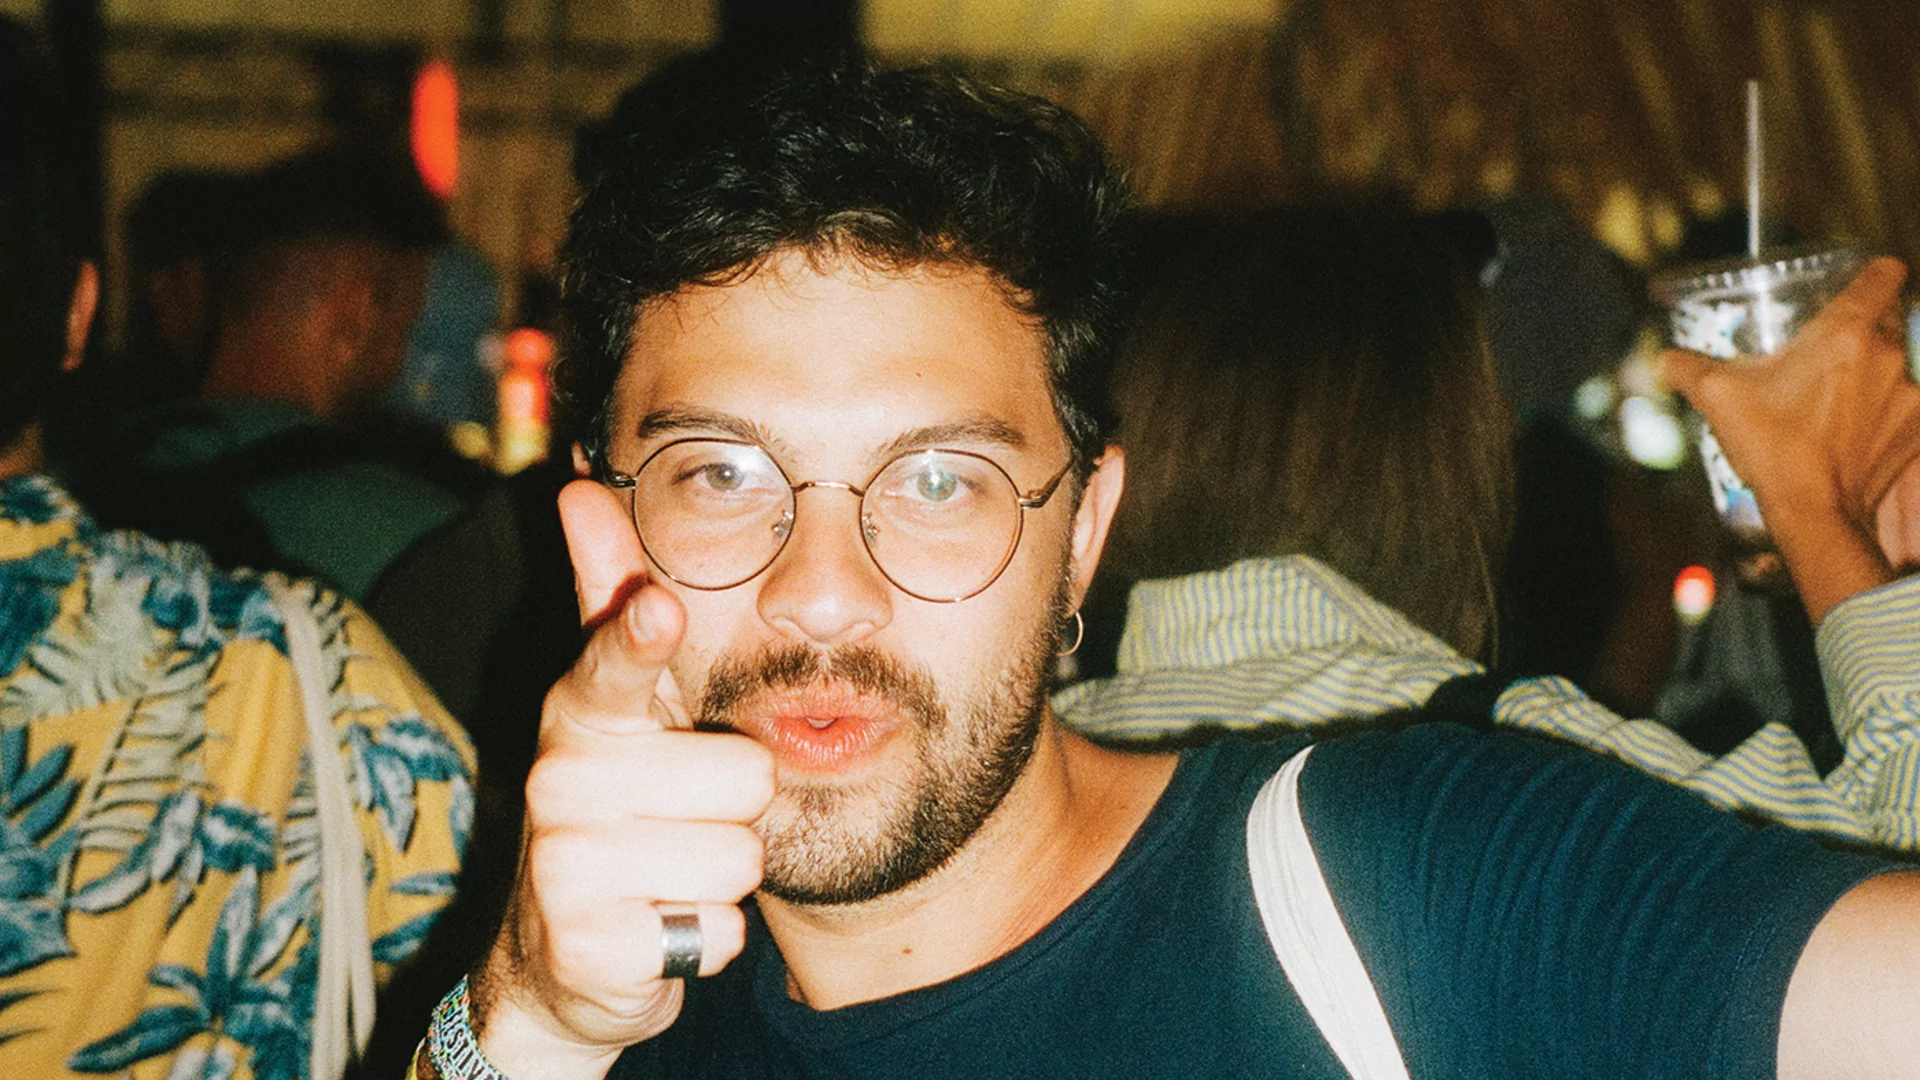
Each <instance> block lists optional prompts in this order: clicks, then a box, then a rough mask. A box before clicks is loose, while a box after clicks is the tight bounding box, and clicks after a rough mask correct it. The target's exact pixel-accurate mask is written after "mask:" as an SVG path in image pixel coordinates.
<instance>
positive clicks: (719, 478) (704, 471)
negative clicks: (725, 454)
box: [698, 461, 747, 491]
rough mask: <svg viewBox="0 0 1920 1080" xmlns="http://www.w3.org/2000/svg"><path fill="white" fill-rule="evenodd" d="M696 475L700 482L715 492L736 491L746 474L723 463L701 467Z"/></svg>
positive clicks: (735, 467)
mask: <svg viewBox="0 0 1920 1080" xmlns="http://www.w3.org/2000/svg"><path fill="white" fill-rule="evenodd" d="M698 474H699V477H700V480H701V482H703V483H705V484H706V485H707V486H708V487H710V488H712V489H713V490H715V491H738V490H740V486H741V485H742V484H744V483H746V480H747V475H746V473H744V472H742V471H741V470H740V468H739V467H738V466H736V465H731V464H728V463H727V462H724V461H722V462H717V463H715V464H712V465H704V466H701V468H700V469H699V470H698Z"/></svg>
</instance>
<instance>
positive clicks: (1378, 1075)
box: [1247, 747, 1407, 1080]
mask: <svg viewBox="0 0 1920 1080" xmlns="http://www.w3.org/2000/svg"><path fill="white" fill-rule="evenodd" d="M1312 749H1313V748H1312V747H1308V748H1307V749H1306V750H1302V751H1300V752H1299V753H1298V754H1295V755H1294V756H1293V757H1291V758H1289V759H1288V760H1287V763H1286V764H1285V765H1282V766H1281V767H1280V771H1279V772H1276V773H1274V774H1273V778H1272V779H1270V780H1268V781H1267V783H1266V785H1265V786H1264V787H1262V788H1261V789H1260V793H1259V794H1258V795H1256V796H1255V797H1254V800H1253V810H1252V812H1250V813H1249V814H1248V815H1247V864H1248V866H1249V867H1250V868H1251V870H1252V874H1253V899H1254V902H1255V903H1256V904H1258V905H1259V907H1260V921H1261V922H1263V923H1265V924H1266V927H1267V937H1268V938H1269V939H1271V940H1272V942H1273V951H1274V954H1275V955H1277V956H1278V957H1279V958H1280V966H1281V968H1283V969H1284V970H1285V971H1286V973H1287V981H1288V982H1290V983H1292V984H1293V989H1294V992H1295V993H1297V994H1299V995H1300V1000H1301V1002H1302V1003H1303V1004H1305V1005H1306V1007H1307V1013H1308V1015H1310V1016H1312V1017H1313V1022H1314V1023H1315V1024H1317V1025H1318V1026H1319V1028H1320V1034H1321V1035H1322V1036H1323V1037H1325V1039H1326V1040H1327V1043H1328V1045H1330V1046H1332V1047H1333V1052H1334V1055H1335V1056H1336V1057H1338V1058H1339V1059H1340V1063H1341V1064H1342V1065H1344V1066H1346V1069H1347V1072H1348V1073H1349V1074H1351V1075H1352V1076H1353V1077H1354V1080H1407V1066H1406V1062H1405V1061H1403V1060H1402V1059H1401V1057H1400V1044H1399V1043H1398V1042H1396V1041H1395V1040H1394V1037H1393V1028H1392V1027H1391V1026H1389V1025H1388V1023H1387V1013H1386V1010H1385V1009H1383V1008H1381V1006H1380V995H1379V993H1378V992H1376V991H1375V990H1374V987H1373V980H1372V979H1370V978H1368V976H1367V969H1366V965H1365V964H1363V963H1362V962H1361V960H1360V953H1359V951H1358V950H1357V949H1355V948H1354V946H1353V938H1352V937H1350V936H1349V935H1348V934H1347V926H1346V923H1344V922H1342V921H1341V919H1340V911H1339V909H1338V908H1336V907H1334V905H1333V894H1332V893H1331V892H1329V891H1328V890H1327V879H1326V876H1325V875H1324V874H1322V873H1321V871H1320V860H1319V858H1318V857H1317V856H1315V855H1314V853H1313V844H1312V842H1311V841H1309V840H1308V838H1307V826H1306V822H1305V821H1303V820H1301V817H1300V790H1299V785H1300V770H1301V769H1303V768H1304V767H1305V766H1306V762H1307V754H1308V753H1309V752H1310V751H1311V750H1312Z"/></svg>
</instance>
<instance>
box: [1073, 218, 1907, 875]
mask: <svg viewBox="0 0 1920 1080" xmlns="http://www.w3.org/2000/svg"><path fill="white" fill-rule="evenodd" d="M1463 238H1464V239H1465V240H1466V241H1467V242H1466V243H1465V244H1464V245H1463V243H1462V240H1463ZM1167 248H1168V249H1167V250H1166V251H1164V252H1162V253H1161V255H1162V257H1161V260H1160V265H1159V269H1158V270H1157V278H1156V283H1155V284H1154V286H1153V287H1152V288H1151V289H1150V290H1149V295H1148V298H1147V299H1146V301H1145V303H1144V304H1143V306H1142V309H1141V314H1140V317H1139V318H1138V320H1137V321H1136V326H1135V328H1134V331H1133V335H1132V337H1131V338H1130V340H1129V342H1128V344H1127V346H1126V347H1125V349H1124V351H1123V354H1122V357H1121V360H1120V362H1119V363H1118V365H1117V370H1116V374H1115V392H1114V397H1115V404H1116V410H1117V412H1118V413H1119V415H1120V425H1121V431H1120V439H1121V442H1122V443H1123V445H1125V447H1126V449H1127V453H1128V465H1129V472H1130V476H1131V477H1132V478H1133V480H1134V481H1135V482H1133V483H1131V484H1130V485H1129V487H1128V492H1127V497H1126V499H1125V500H1123V502H1122V504H1121V507H1120V510H1119V511H1118V513H1117V514H1116V516H1115V525H1114V536H1113V540H1112V541H1111V544H1110V547H1111V556H1110V561H1109V565H1110V566H1111V570H1110V569H1109V568H1108V566H1107V565H1103V568H1102V572H1103V574H1107V573H1112V574H1114V575H1116V576H1117V577H1119V578H1120V579H1121V580H1122V581H1124V582H1125V583H1126V584H1127V585H1130V586H1131V591H1130V593H1128V596H1127V602H1126V610H1125V612H1124V613H1119V614H1116V616H1114V617H1115V618H1116V619H1117V620H1124V632H1120V633H1113V632H1109V634H1108V635H1107V636H1108V637H1109V638H1117V639H1118V646H1117V650H1118V651H1117V660H1118V664H1117V668H1118V670H1117V674H1116V675H1115V676H1114V677H1110V678H1103V679H1097V680H1093V681H1090V682H1086V683H1082V684H1080V685H1077V686H1073V687H1070V688H1068V689H1067V690H1066V691H1065V692H1063V693H1062V694H1061V695H1059V696H1058V697H1057V698H1056V707H1058V708H1059V709H1060V710H1061V711H1062V714H1063V715H1064V716H1065V717H1066V718H1067V720H1068V722H1069V723H1070V724H1073V725H1074V726H1076V727H1077V728H1078V729H1079V730H1082V731H1084V732H1086V733H1089V734H1092V735H1096V736H1099V737H1101V738H1104V739H1110V740H1117V741H1122V742H1135V741H1145V742H1153V741H1156V740H1163V739H1167V738H1174V737H1179V736H1180V735H1182V733H1184V732H1188V731H1190V730H1192V729H1194V728H1196V727H1205V726H1207V725H1218V726H1227V727H1232V728H1236V729H1266V730H1273V731H1279V730H1289V729H1293V728H1298V727H1304V726H1318V725H1324V724H1327V723H1330V722H1334V721H1343V720H1351V719H1355V718H1362V717H1367V716H1377V715H1379V714H1382V713H1385V712H1390V711H1393V710H1396V709H1404V708H1409V707H1413V706H1417V705H1420V704H1421V703H1423V702H1425V701H1426V700H1427V698H1428V695H1430V694H1432V693H1434V692H1435V690H1436V688H1438V687H1440V686H1442V685H1443V684H1445V683H1446V682H1447V681H1448V680H1450V679H1453V678H1456V677H1460V676H1464V675H1469V674H1473V673H1475V672H1478V671H1479V670H1480V667H1479V665H1478V664H1477V663H1476V662H1475V660H1476V659H1486V660H1488V662H1489V663H1493V664H1496V666H1497V660H1498V657H1499V655H1500V653H1501V651H1502V650H1501V649H1500V647H1499V646H1500V638H1499V635H1498V634H1497V633H1496V630H1497V628H1498V623H1497V620H1496V618H1495V616H1496V614H1497V611H1498V607H1499V604H1498V599H1497V597H1496V596H1495V594H1494V582H1495V579H1496V577H1497V574H1498V570H1499V565H1500V561H1501V554H1502V552H1503V551H1505V550H1506V547H1507V543H1508V537H1509V531H1510V529H1511V520H1512V511H1511V506H1510V501H1509V500H1510V491H1511V484H1512V481H1511V474H1512V452H1511V450H1510V448H1509V445H1508V442H1507V429H1506V425H1505V422H1504V421H1505V417H1506V415H1507V410H1506V404H1505V402H1504V401H1503V400H1502V398H1501V396H1500V393H1499V391H1498V388H1497V385H1496V383H1495V380H1494V377H1493V370H1492V367H1491V364H1490V362H1489V359H1488V356H1487V354H1486V350H1485V346H1484V341H1483V336H1482V334H1481V332H1480V326H1479V302H1478V297H1477V292H1476V291H1477V288H1478V286H1477V283H1476V280H1475V278H1476V275H1475V271H1476V270H1477V269H1478V259H1480V258H1481V257H1483V256H1484V254H1485V253H1486V252H1487V251H1488V250H1490V248H1489V247H1488V246H1487V245H1485V244H1482V243H1478V242H1477V241H1476V240H1475V237H1474V234H1473V232H1472V230H1464V231H1463V229H1462V226H1461V224H1460V219H1458V218H1443V219H1433V218H1420V217H1415V216H1411V215H1408V214H1406V213H1405V212H1403V211H1398V210H1395V209H1392V208H1390V207H1383V206H1379V205H1365V206H1358V207H1349V208H1333V209H1319V210H1283V211H1274V212H1266V213H1262V214H1259V215H1254V216H1252V217H1248V218H1231V219H1222V220H1213V221H1207V222H1201V223H1199V224H1198V225H1191V226H1186V227H1183V228H1181V229H1179V230H1178V231H1177V232H1170V233H1169V240H1168V242H1167ZM1823 569H1824V568H1823V567H1822V566H1821V565H1820V564H1819V563H1818V562H1817V561H1816V562H1813V563H1812V565H1803V571H1804V572H1807V573H1813V574H1816V575H1817V574H1818V573H1820V572H1822V571H1823ZM1857 592H1858V593H1859V595H1849V598H1848V599H1847V600H1846V602H1845V603H1843V604H1839V605H1836V606H1835V608H1834V612H1833V615H1832V616H1831V617H1830V618H1828V619H1827V620H1826V621H1825V625H1823V627H1822V630H1821V632H1820V644H1821V654H1822V662H1823V664H1824V665H1825V666H1826V667H1827V668H1828V669H1829V671H1830V685H1832V686H1833V687H1835V688H1836V689H1835V693H1834V695H1833V698H1832V700H1833V701H1835V702H1836V703H1841V704H1842V705H1843V706H1844V707H1843V709H1842V712H1841V714H1840V715H1839V716H1838V717H1837V719H1836V723H1835V725H1834V726H1835V728H1836V729H1837V734H1838V736H1839V739H1840V741H1841V742H1842V743H1843V744H1844V749H1845V754H1844V760H1843V761H1842V762H1841V763H1840V764H1839V766H1838V767H1835V768H1822V767H1821V766H1822V765H1826V764H1828V763H1827V762H1826V761H1824V760H1822V761H1819V762H1818V763H1816V758H1815V756H1814V755H1813V754H1812V753H1810V751H1809V749H1808V746H1807V744H1806V743H1805V742H1803V741H1802V739H1801V738H1800V737H1799V736H1797V735H1796V734H1795V733H1794V732H1793V730H1791V729H1790V728H1788V727H1787V726H1786V725H1784V724H1777V723H1776V724H1767V725H1765V726H1761V727H1760V728H1759V730H1758V731H1757V732H1753V733H1752V734H1751V736H1750V737H1749V738H1747V739H1745V740H1744V741H1743V742H1741V743H1740V744H1739V745H1737V746H1734V747H1730V748H1725V750H1724V752H1723V753H1721V754H1719V755H1718V756H1714V755H1709V754H1707V753H1704V752H1702V751H1701V750H1699V749H1697V748H1695V747H1694V746H1692V745H1690V744H1689V743H1688V742H1687V741H1686V740H1685V739H1683V738H1681V737H1680V736H1679V735H1677V734H1675V733H1674V732H1673V731H1672V730H1670V729H1668V728H1666V727H1665V726H1663V725H1662V724H1660V723H1658V722H1656V721H1629V720H1624V719H1622V718H1621V717H1619V716H1617V715H1615V714H1613V713H1612V712H1610V711H1609V710H1607V709H1605V708H1604V707H1602V706H1600V705H1599V704H1598V703H1596V702H1594V701H1593V700H1592V699H1591V698H1589V697H1588V696H1587V695H1585V694H1584V693H1582V692H1581V691H1580V690H1578V689H1577V688H1576V687H1574V686H1573V685H1572V684H1571V683H1569V682H1567V681H1566V680H1564V679H1558V678H1532V679H1518V680H1515V681H1513V682H1512V684H1511V686H1509V687H1508V689H1507V690H1506V692H1505V693H1504V694H1502V695H1501V696H1500V698H1499V701H1498V703H1497V706H1496V708H1495V712H1494V716H1495V719H1496V720H1498V721H1499V722H1500V723H1502V724H1503V725H1505V726H1509V727H1515V728H1520V729H1524V730H1529V731H1535V732H1541V733H1547V734H1552V735H1555V736H1557V737H1561V738H1565V739H1568V740H1570V741H1573V742H1576V743H1578V744H1580V745H1583V746H1587V747H1589V748H1592V749H1596V750H1600V751H1602V752H1605V753H1609V754H1613V755H1616V756H1619V757H1621V758H1622V759H1624V760H1626V761H1627V762H1629V763H1631V764H1634V765H1636V766H1638V767H1640V768H1642V769H1645V770H1647V771H1649V772H1652V773H1653V774H1655V775H1658V776H1662V777H1665V778H1667V779H1670V780H1673V781H1676V782H1678V783H1681V784H1683V785H1685V786H1686V787H1688V788H1689V789H1691V790H1693V791H1695V792H1696V793H1698V794H1701V795H1703V796H1705V797H1706V798H1708V799H1709V800H1711V801H1712V802H1714V803H1715V804H1716V805H1719V806H1722V807H1726V808H1730V809H1738V810H1741V811H1745V812H1750V813H1754V814H1758V815H1761V816H1765V817H1768V818H1771V819H1773V820H1777V821H1783V822H1787V823H1790V824H1792V825H1794V826H1796V827H1799V828H1803V829H1809V830H1813V831H1816V832H1820V833H1823V834H1828V835H1832V836H1838V837H1842V838H1845V839H1846V840H1849V841H1852V842H1856V843H1867V844H1875V845H1882V846H1890V847H1897V848H1900V849H1904V850H1911V849H1914V848H1916V847H1920V773H1916V772H1915V766H1916V764H1920V686H1916V685H1915V683H1914V681H1913V678H1912V673H1913V672H1914V671H1915V670H1920V641H1916V640H1915V639H1914V638H1913V637H1912V635H1910V634H1905V635H1903V634H1902V633H1901V632H1900V628H1901V626H1902V621H1903V620H1905V619H1910V618H1911V617H1912V613H1913V612H1914V611H1915V610H1916V609H1917V608H1920V579H1912V578H1909V579H1908V580H1906V581H1904V582H1899V583H1896V584H1893V585H1889V586H1888V587H1886V588H1885V589H1879V590H1868V589H1860V590H1857ZM1117 593H1118V589H1117V588H1115V589H1110V591H1109V596H1115V595H1116V594H1117ZM1523 629H1524V628H1523ZM1519 651H1523V652H1524V651H1525V650H1524V649H1523V650H1519Z"/></svg>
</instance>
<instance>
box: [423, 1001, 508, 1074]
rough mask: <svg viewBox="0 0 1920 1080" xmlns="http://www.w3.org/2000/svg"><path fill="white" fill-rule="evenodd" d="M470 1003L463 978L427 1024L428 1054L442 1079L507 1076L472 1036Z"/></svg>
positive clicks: (435, 1008) (434, 1011)
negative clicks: (431, 1021)
mask: <svg viewBox="0 0 1920 1080" xmlns="http://www.w3.org/2000/svg"><path fill="white" fill-rule="evenodd" d="M471 1004H472V1002H471V999H470V998H468V996H467V980H466V979H465V978H462V979H461V980H460V982H459V984H458V985H456V986H455V987H454V988H453V990H452V992H450V993H448V994H447V996H446V997H443V998H441V999H440V1004H439V1005H437V1006H435V1007H434V1010H433V1024H432V1026H431V1027H429V1028H427V1057H428V1058H429V1059H431V1060H432V1061H433V1067H434V1069H435V1070H436V1071H438V1072H439V1073H440V1078H441V1080H507V1078H506V1077H505V1076H502V1075H501V1074H500V1070H499V1069H496V1068H494V1067H493V1063H492V1062H490V1061H488V1060H487V1057H486V1055H485V1054H482V1053H481V1052H480V1044H479V1043H477V1042H475V1041H474V1039H473V1022H472V1020H471V1019H470V1017H469V1015H468V1008H469V1007H470V1005H471Z"/></svg>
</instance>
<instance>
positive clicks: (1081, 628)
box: [1053, 611, 1087, 656]
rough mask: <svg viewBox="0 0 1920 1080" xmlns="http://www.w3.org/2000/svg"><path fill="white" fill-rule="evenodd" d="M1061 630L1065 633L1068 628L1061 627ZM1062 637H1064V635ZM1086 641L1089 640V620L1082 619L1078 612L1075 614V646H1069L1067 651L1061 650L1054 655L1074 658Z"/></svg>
mask: <svg viewBox="0 0 1920 1080" xmlns="http://www.w3.org/2000/svg"><path fill="white" fill-rule="evenodd" d="M1061 629H1062V630H1063V631H1064V630H1065V629H1066V628H1065V627H1061ZM1062 636H1064V634H1063V635H1062ZM1086 639H1087V620H1085V619H1083V618H1081V617H1080V613H1079V612H1078V611H1076V612H1074V613H1073V644H1071V645H1069V646H1067V647H1066V648H1065V649H1061V650H1059V651H1058V652H1055V653H1054V654H1053V655H1055V656H1072V655H1073V654H1074V653H1077V652H1079V651H1080V643H1081V642H1082V641H1085V640H1086Z"/></svg>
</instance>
